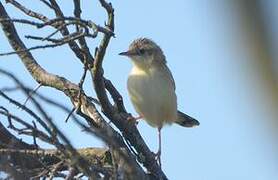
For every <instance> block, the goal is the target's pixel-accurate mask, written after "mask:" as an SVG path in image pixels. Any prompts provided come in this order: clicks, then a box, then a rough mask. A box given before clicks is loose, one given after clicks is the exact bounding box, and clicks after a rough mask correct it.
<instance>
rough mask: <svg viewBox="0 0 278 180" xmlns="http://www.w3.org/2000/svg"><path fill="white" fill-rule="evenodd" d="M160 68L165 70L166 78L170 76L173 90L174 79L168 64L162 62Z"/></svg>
mask: <svg viewBox="0 0 278 180" xmlns="http://www.w3.org/2000/svg"><path fill="white" fill-rule="evenodd" d="M162 68H163V69H164V70H165V72H167V78H170V81H171V82H172V85H173V87H174V90H176V85H175V80H174V78H173V76H172V73H171V71H170V69H169V68H168V66H167V65H166V64H163V66H162Z"/></svg>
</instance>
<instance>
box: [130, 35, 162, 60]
mask: <svg viewBox="0 0 278 180" xmlns="http://www.w3.org/2000/svg"><path fill="white" fill-rule="evenodd" d="M128 50H129V51H136V52H139V53H140V52H142V51H145V52H149V53H153V54H154V55H155V56H157V57H156V58H159V59H160V60H161V61H162V62H164V63H166V58H165V56H164V53H163V51H162V50H161V48H160V47H159V46H158V45H157V44H156V43H155V42H154V41H152V40H151V39H148V38H138V39H135V40H134V41H133V42H132V43H131V44H130V45H129V48H128Z"/></svg>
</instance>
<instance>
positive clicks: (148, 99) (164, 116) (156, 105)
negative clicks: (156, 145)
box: [128, 67, 177, 127]
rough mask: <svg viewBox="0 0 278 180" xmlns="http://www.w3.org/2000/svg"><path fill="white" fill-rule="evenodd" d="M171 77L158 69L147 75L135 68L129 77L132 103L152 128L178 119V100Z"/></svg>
mask: <svg viewBox="0 0 278 180" xmlns="http://www.w3.org/2000/svg"><path fill="white" fill-rule="evenodd" d="M164 73H165V72H164ZM168 76H169V77H168ZM170 76H171V74H168V73H166V75H165V74H162V72H161V71H158V70H157V69H151V70H150V71H149V72H148V73H147V72H144V71H142V70H140V69H137V68H136V67H134V68H133V70H132V71H131V73H130V75H129V77H128V92H129V96H130V99H131V102H132V103H133V105H134V108H135V110H136V111H137V112H138V113H139V115H142V116H143V118H144V119H145V120H146V121H147V122H148V123H149V124H150V125H151V126H154V127H162V126H163V124H165V123H172V122H174V121H176V119H177V98H176V94H175V89H174V86H173V82H171V77H170Z"/></svg>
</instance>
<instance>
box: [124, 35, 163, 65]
mask: <svg viewBox="0 0 278 180" xmlns="http://www.w3.org/2000/svg"><path fill="white" fill-rule="evenodd" d="M119 55H122V56H127V57H129V58H130V59H131V60H132V61H133V63H134V65H135V66H139V67H143V68H148V67H151V66H155V65H159V64H161V63H166V60H165V56H164V54H163V52H162V50H161V48H160V47H159V46H158V45H157V44H156V43H155V42H153V41H152V40H150V39H147V38H139V39H136V40H134V41H133V42H132V43H131V44H130V45H129V48H128V51H125V52H122V53H120V54H119Z"/></svg>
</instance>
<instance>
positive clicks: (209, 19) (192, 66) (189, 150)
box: [0, 0, 278, 180]
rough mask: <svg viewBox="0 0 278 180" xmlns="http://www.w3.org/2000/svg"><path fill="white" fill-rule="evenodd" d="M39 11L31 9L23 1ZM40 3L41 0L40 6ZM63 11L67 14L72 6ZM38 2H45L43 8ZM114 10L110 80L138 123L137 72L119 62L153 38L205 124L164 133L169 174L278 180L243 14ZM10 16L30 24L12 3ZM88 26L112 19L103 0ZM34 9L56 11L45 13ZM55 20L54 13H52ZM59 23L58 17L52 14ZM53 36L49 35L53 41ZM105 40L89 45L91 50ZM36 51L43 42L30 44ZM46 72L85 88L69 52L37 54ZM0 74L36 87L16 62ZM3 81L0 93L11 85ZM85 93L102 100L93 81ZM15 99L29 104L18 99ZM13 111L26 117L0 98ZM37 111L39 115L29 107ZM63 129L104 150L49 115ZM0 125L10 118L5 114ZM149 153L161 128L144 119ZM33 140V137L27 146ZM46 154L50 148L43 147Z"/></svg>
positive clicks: (218, 4)
mask: <svg viewBox="0 0 278 180" xmlns="http://www.w3.org/2000/svg"><path fill="white" fill-rule="evenodd" d="M20 2H22V3H24V4H25V5H27V6H29V7H32V6H33V4H31V2H30V1H27V0H22V1H20ZM32 2H33V1H32ZM59 3H60V4H61V6H62V7H63V10H65V12H67V13H66V14H67V15H68V16H70V15H71V12H72V5H73V4H72V2H71V1H66V0H60V1H59ZM38 4H39V3H38ZM112 4H113V5H114V9H115V34H116V38H113V39H112V40H111V43H110V44H109V47H108V50H107V53H106V55H105V60H104V71H105V76H106V77H107V78H109V79H110V80H111V81H112V82H113V84H114V85H115V86H116V88H117V89H118V90H119V92H120V93H121V94H122V95H123V97H124V102H125V105H126V108H127V110H128V111H129V112H131V113H132V114H133V115H134V116H136V115H137V114H136V112H135V110H134V108H133V107H132V105H131V102H130V100H129V98H128V94H127V89H126V80H127V76H128V73H129V71H130V69H131V66H132V64H131V63H130V61H129V60H128V59H127V58H124V57H121V56H118V53H119V52H122V51H125V50H127V48H128V45H129V44H130V43H131V42H132V40H134V39H135V38H138V37H148V38H151V39H152V40H154V41H155V42H157V43H158V44H159V45H160V47H161V48H162V49H163V51H164V53H165V55H166V58H167V61H168V66H169V68H170V69H171V71H172V74H173V76H174V79H175V82H176V93H177V97H178V107H179V109H180V110H181V111H183V112H185V113H187V114H188V115H190V116H192V117H194V118H196V119H198V120H199V121H200V123H201V124H200V126H199V127H196V128H187V129H186V128H182V127H179V126H177V125H172V126H166V127H164V128H163V130H162V168H163V170H164V172H165V173H166V175H167V176H168V177H169V179H173V180H183V179H192V180H222V179H225V180H234V179H237V180H246V179H252V180H274V179H276V178H277V177H278V163H277V162H278V161H277V160H278V156H277V153H276V151H275V150H277V143H276V146H275V144H274V143H273V142H274V141H273V137H271V135H270V133H269V128H268V127H267V125H266V123H265V121H264V120H265V119H273V120H275V118H277V117H278V116H276V115H277V114H275V113H274V114H271V113H269V110H270V109H271V108H268V107H269V104H271V103H270V102H269V100H266V99H265V95H264V88H263V87H261V86H260V84H259V83H258V78H260V77H258V76H256V75H255V74H256V73H255V70H254V68H253V67H251V66H249V64H250V62H252V58H253V57H252V54H251V53H250V52H249V49H248V48H246V47H248V41H245V40H246V38H247V37H246V36H244V33H242V28H241V23H242V22H241V20H240V17H239V12H238V11H237V10H238V9H237V8H236V7H235V6H233V3H229V1H220V0H199V1H195V0H186V1H184V0H173V1H147V0H141V1H132V2H131V1H125V2H120V1H112ZM5 7H6V8H7V10H8V12H9V13H10V15H12V16H13V17H18V18H23V16H22V14H21V13H19V12H17V11H15V9H14V8H13V7H12V6H10V5H5ZM82 8H83V18H84V19H90V20H92V21H94V22H96V23H97V24H100V25H102V24H103V22H104V21H105V15H106V14H105V12H104V10H103V9H102V8H101V7H100V6H99V4H98V2H97V1H96V0H94V1H89V2H88V1H84V4H83V7H82ZM34 9H36V10H38V11H39V12H41V13H45V14H47V13H50V11H49V10H47V8H45V7H44V6H43V5H41V6H39V5H38V6H36V7H34ZM50 14H51V13H50ZM52 17H53V14H52ZM16 27H17V29H18V31H20V34H21V37H22V38H23V35H30V34H31V35H40V31H39V30H36V29H35V28H28V27H26V26H23V25H17V26H16ZM51 32H52V31H51V30H45V31H44V33H46V34H47V33H51ZM98 40H99V38H97V39H94V40H89V42H90V43H89V46H90V48H91V51H92V52H93V50H94V48H95V46H96V45H97V43H98ZM0 42H1V45H0V53H2V52H7V51H11V48H10V46H9V45H8V43H7V41H6V39H5V38H4V36H3V33H2V32H1V33H0ZM25 43H26V45H27V46H28V47H31V46H34V45H36V44H38V42H36V41H32V40H25ZM33 55H34V57H35V58H36V59H37V61H38V62H39V64H40V65H41V66H42V67H44V68H45V69H47V70H48V71H49V72H51V73H55V74H59V75H61V76H64V77H66V78H67V79H69V80H71V81H73V82H75V83H78V81H79V80H80V78H81V75H82V65H81V64H80V63H79V61H78V59H77V58H76V57H75V56H74V55H73V53H72V52H71V51H70V50H69V49H68V47H66V46H64V47H59V48H57V49H47V50H37V51H34V52H33ZM0 62H1V63H0V68H4V69H8V70H10V71H11V72H13V73H15V74H16V75H17V76H18V77H19V78H20V79H21V80H23V81H25V82H26V84H27V85H29V86H30V87H33V88H35V87H36V85H37V84H36V82H35V81H34V80H33V79H32V78H31V76H30V75H29V74H28V73H27V71H26V70H25V69H24V67H23V65H22V63H21V62H20V60H19V59H18V57H17V56H9V57H3V56H2V57H0ZM10 82H11V81H9V80H8V79H7V78H5V77H0V84H1V87H3V85H4V86H11V85H10ZM84 89H85V92H86V93H87V94H88V95H91V96H95V94H94V92H93V87H92V84H91V79H90V78H88V79H87V80H86V82H85V87H84ZM39 92H40V93H42V94H45V95H49V96H50V97H53V98H55V99H56V100H58V101H59V102H61V103H64V104H66V105H67V106H68V107H71V104H70V102H69V100H68V99H67V98H66V97H65V96H64V95H63V94H62V93H60V92H57V91H56V90H53V89H51V88H46V87H42V88H40V89H39ZM11 95H12V97H14V98H16V99H17V100H18V101H20V102H24V100H25V97H24V96H22V94H20V93H11ZM0 105H5V106H7V107H9V108H10V110H11V111H12V112H15V113H17V114H20V113H22V112H21V111H20V110H19V109H17V108H15V107H13V106H11V105H10V104H8V103H7V102H6V101H4V100H3V99H1V98H0ZM28 105H29V106H31V107H32V105H31V103H30V102H29V104H28ZM48 112H50V114H51V116H52V118H53V119H54V120H55V123H56V124H57V125H58V126H59V127H60V128H61V129H62V130H63V132H64V133H65V134H66V135H67V137H68V138H69V139H70V141H71V142H72V144H73V145H74V146H75V147H88V146H91V147H95V146H100V147H103V146H105V145H104V144H103V143H102V142H100V141H98V140H97V139H96V138H95V137H92V136H90V135H84V133H83V132H81V129H79V128H78V127H77V126H76V125H75V124H74V123H73V121H69V122H68V123H65V122H64V120H65V118H66V117H67V114H65V113H62V112H60V111H58V110H57V109H55V108H52V107H48ZM0 120H1V122H3V117H1V116H0ZM276 120H277V119H276ZM138 128H139V131H140V132H141V134H142V136H143V137H144V139H145V141H146V143H147V144H148V145H149V147H150V149H151V150H153V151H154V152H156V151H157V148H158V141H157V130H156V129H154V128H152V127H150V126H149V125H148V124H146V123H145V122H144V121H140V123H139V125H138ZM274 139H275V138H274ZM26 140H27V141H30V142H31V139H30V138H26ZM43 146H44V147H49V146H47V145H45V144H43Z"/></svg>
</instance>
